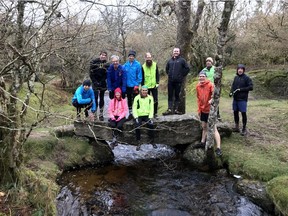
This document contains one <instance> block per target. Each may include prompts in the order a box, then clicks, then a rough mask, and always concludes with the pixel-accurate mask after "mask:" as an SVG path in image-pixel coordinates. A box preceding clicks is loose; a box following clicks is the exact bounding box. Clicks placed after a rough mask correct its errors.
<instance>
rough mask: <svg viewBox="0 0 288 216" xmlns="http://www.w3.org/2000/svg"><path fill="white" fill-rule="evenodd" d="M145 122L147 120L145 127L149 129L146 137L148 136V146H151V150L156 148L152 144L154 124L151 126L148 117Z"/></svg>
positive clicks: (151, 123)
mask: <svg viewBox="0 0 288 216" xmlns="http://www.w3.org/2000/svg"><path fill="white" fill-rule="evenodd" d="M145 120H147V127H148V128H149V130H148V136H149V139H150V144H151V145H152V146H153V148H157V145H156V144H155V143H154V137H155V134H154V124H153V122H152V121H150V120H149V118H148V117H147V119H145Z"/></svg>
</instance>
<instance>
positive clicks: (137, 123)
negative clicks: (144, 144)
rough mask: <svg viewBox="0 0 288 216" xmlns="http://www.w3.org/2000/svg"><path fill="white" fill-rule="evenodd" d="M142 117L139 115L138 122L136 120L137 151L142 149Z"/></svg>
mask: <svg viewBox="0 0 288 216" xmlns="http://www.w3.org/2000/svg"><path fill="white" fill-rule="evenodd" d="M142 120H143V118H142V117H138V122H136V121H135V128H136V130H135V132H136V142H137V147H136V151H139V150H140V146H141V143H140V139H141V131H140V126H141V125H142Z"/></svg>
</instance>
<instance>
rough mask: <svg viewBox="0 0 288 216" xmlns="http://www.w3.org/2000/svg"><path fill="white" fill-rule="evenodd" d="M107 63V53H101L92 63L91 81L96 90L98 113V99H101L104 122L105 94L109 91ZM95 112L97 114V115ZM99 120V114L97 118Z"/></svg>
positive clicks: (100, 106)
mask: <svg viewBox="0 0 288 216" xmlns="http://www.w3.org/2000/svg"><path fill="white" fill-rule="evenodd" d="M109 65H110V64H109V63H107V52H106V51H101V52H100V55H99V57H98V58H96V59H93V60H92V61H91V62H90V79H91V80H92V88H93V90H94V95H95V102H96V112H97V108H98V97H99V109H100V112H99V120H100V121H103V120H104V116H103V108H104V94H105V91H106V90H107V83H106V79H107V69H108V67H109ZM96 112H95V114H96ZM95 118H97V114H96V116H95Z"/></svg>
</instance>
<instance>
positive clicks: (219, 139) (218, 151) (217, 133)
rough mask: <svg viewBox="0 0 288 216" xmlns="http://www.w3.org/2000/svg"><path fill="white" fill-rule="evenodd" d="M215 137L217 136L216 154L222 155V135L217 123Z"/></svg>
mask: <svg viewBox="0 0 288 216" xmlns="http://www.w3.org/2000/svg"><path fill="white" fill-rule="evenodd" d="M214 138H215V141H216V151H215V152H216V154H217V155H218V156H221V155H222V151H221V137H220V134H219V132H218V130H217V127H216V125H215V127H214Z"/></svg>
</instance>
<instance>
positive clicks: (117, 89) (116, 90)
mask: <svg viewBox="0 0 288 216" xmlns="http://www.w3.org/2000/svg"><path fill="white" fill-rule="evenodd" d="M117 92H119V93H120V95H121V94H122V91H121V89H120V88H119V87H118V88H116V89H115V90H114V98H116V93H117Z"/></svg>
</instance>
